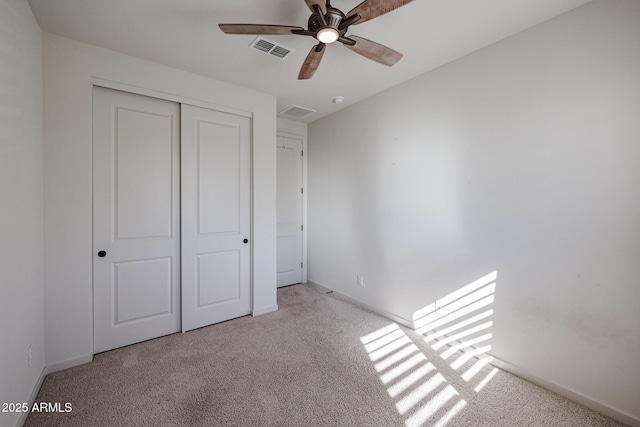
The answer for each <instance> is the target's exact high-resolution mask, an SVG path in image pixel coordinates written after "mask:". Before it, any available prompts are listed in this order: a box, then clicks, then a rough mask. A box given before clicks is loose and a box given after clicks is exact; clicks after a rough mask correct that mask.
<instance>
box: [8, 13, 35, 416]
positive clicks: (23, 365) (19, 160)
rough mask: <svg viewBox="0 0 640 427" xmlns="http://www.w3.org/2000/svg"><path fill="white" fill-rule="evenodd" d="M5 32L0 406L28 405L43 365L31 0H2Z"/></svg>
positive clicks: (33, 23) (33, 30)
mask: <svg viewBox="0 0 640 427" xmlns="http://www.w3.org/2000/svg"><path fill="white" fill-rule="evenodd" d="M0 29H1V33H0V70H1V72H0V293H1V296H0V325H2V327H0V403H4V402H28V401H29V398H30V395H31V392H32V391H33V389H34V387H35V386H36V383H37V382H38V379H39V378H40V375H41V374H42V372H43V367H44V350H43V347H44V338H43V331H44V323H43V319H42V310H43V308H42V298H43V249H42V248H43V225H42V32H41V31H40V28H39V27H38V24H37V23H36V20H35V19H34V17H33V14H32V13H31V9H30V7H29V4H28V3H27V2H26V1H24V0H0ZM29 346H32V364H31V366H29V358H28V349H29ZM19 418H20V414H19V413H13V414H12V413H2V412H0V425H2V426H11V425H16V424H17V423H18V419H19Z"/></svg>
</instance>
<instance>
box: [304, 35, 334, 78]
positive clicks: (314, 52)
mask: <svg viewBox="0 0 640 427" xmlns="http://www.w3.org/2000/svg"><path fill="white" fill-rule="evenodd" d="M325 50H327V49H326V45H325V44H324V43H320V44H318V45H317V46H314V47H312V48H311V52H309V55H307V59H305V60H304V64H302V68H301V69H300V74H298V80H307V79H310V78H311V77H313V74H314V73H315V72H316V70H317V69H318V65H320V61H321V60H322V56H323V55H324V51H325Z"/></svg>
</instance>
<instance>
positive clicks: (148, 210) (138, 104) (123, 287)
mask: <svg viewBox="0 0 640 427" xmlns="http://www.w3.org/2000/svg"><path fill="white" fill-rule="evenodd" d="M179 150H180V108H179V105H178V104H176V103H173V102H169V101H163V100H159V99H156V98H149V97H145V96H141V95H134V94H130V93H126V92H120V91H117V90H112V89H105V88H99V87H95V88H94V96H93V294H94V299H93V313H94V322H93V323H94V328H93V329H94V349H93V351H94V353H99V352H102V351H106V350H111V349H113V348H117V347H122V346H125V345H129V344H133V343H137V342H140V341H144V340H148V339H151V338H156V337H159V336H162V335H167V334H171V333H174V332H178V331H179V330H180V317H181V314H180V311H181V307H180V235H179V232H178V231H179V230H180V162H179V159H180V151H179Z"/></svg>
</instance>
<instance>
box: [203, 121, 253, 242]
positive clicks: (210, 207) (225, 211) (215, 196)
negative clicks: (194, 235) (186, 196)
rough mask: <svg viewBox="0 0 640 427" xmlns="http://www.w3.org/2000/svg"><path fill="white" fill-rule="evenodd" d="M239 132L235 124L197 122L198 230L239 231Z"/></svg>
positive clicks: (211, 231) (240, 131)
mask: <svg viewBox="0 0 640 427" xmlns="http://www.w3.org/2000/svg"><path fill="white" fill-rule="evenodd" d="M242 136H243V135H242V129H241V128H240V126H238V125H237V124H230V123H225V122H215V121H209V120H198V122H197V138H198V142H197V144H198V201H199V208H198V233H199V234H233V235H237V234H238V233H240V221H241V218H240V211H241V205H240V203H241V199H240V197H239V195H240V187H241V184H242V182H241V180H242V176H241V166H242V165H241V152H240V151H241V144H242ZM211 183H225V184H224V185H211Z"/></svg>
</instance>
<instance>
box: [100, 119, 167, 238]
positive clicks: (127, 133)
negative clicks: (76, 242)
mask: <svg viewBox="0 0 640 427" xmlns="http://www.w3.org/2000/svg"><path fill="white" fill-rule="evenodd" d="M173 120H174V117H172V116H171V115H161V114H157V113H153V112H149V111H140V110H131V109H127V108H121V107H116V108H115V120H114V123H113V124H114V127H115V128H114V133H115V139H114V150H115V155H114V173H113V178H114V183H113V197H114V200H115V206H114V208H115V214H114V216H113V219H114V223H115V224H114V230H115V231H116V233H115V234H116V235H115V238H114V240H117V239H131V238H145V237H146V238H154V237H168V238H171V236H172V225H173V177H172V175H171V171H172V165H173V164H174V163H175V162H176V159H174V158H173V155H174V153H173V150H172V144H173V140H172V136H173V129H172V127H173V125H174V123H173Z"/></svg>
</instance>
